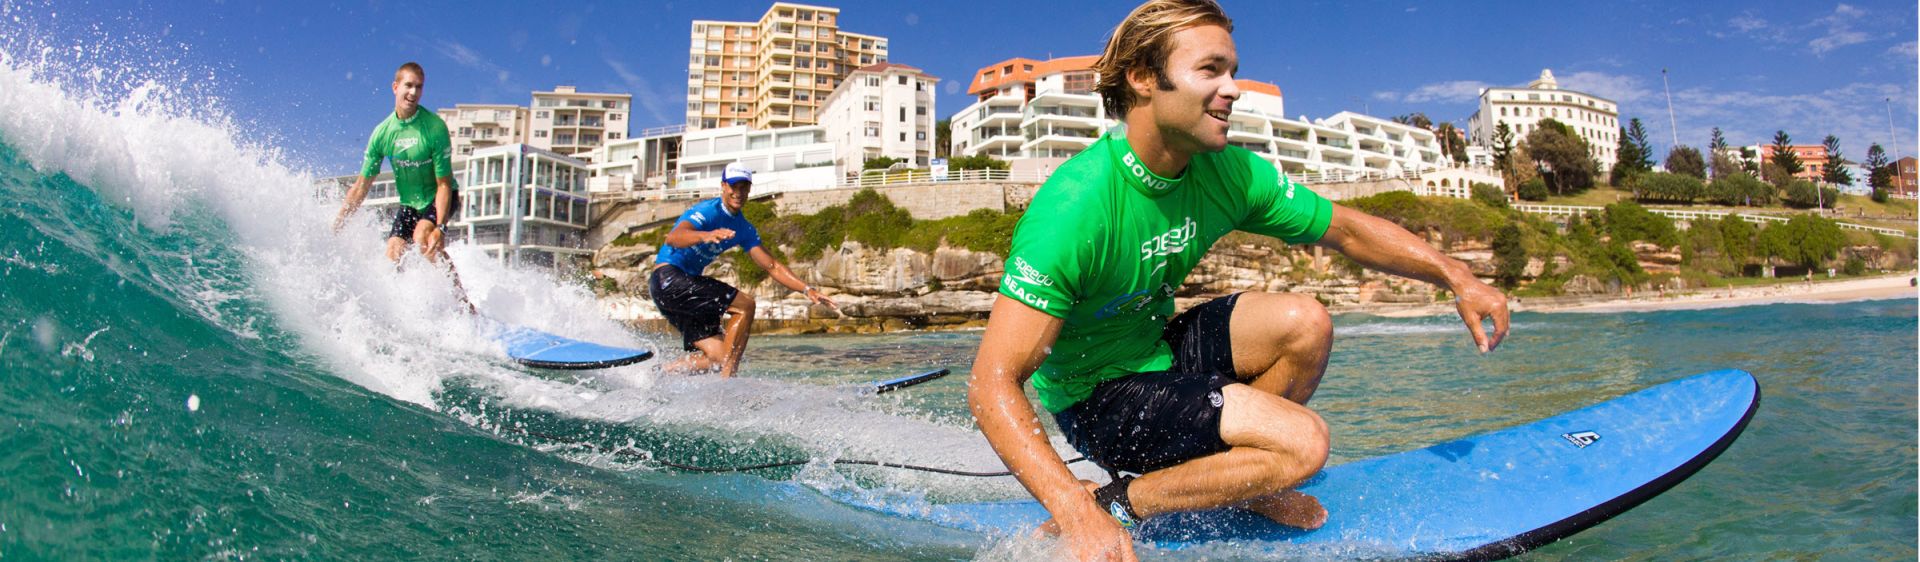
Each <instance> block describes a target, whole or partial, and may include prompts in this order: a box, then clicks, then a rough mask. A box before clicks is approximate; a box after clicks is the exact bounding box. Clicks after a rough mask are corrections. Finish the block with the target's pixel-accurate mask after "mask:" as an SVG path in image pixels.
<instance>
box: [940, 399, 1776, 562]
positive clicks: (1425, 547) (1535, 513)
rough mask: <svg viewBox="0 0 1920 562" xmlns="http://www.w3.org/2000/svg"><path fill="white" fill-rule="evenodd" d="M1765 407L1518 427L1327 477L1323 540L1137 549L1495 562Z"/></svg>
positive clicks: (1229, 527) (1687, 462)
mask: <svg viewBox="0 0 1920 562" xmlns="http://www.w3.org/2000/svg"><path fill="white" fill-rule="evenodd" d="M1759 404H1760V387H1759V385H1758V383H1756V382H1755V381H1754V379H1753V376H1752V375H1750V374H1748V373H1746V372H1744V371H1738V370H1722V371H1714V372H1710V373H1704V374H1700V375H1695V376H1692V377H1688V378H1685V379H1681V380H1677V381H1673V382H1669V383H1666V384H1662V385H1659V386H1655V387H1652V388H1648V389H1645V390H1642V391H1639V392H1635V393H1633V394H1628V395H1626V396H1622V397H1619V398H1616V399H1613V400H1609V401H1606V402H1602V403H1599V404H1595V405H1593V406H1589V407H1587V408H1583V409H1579V410H1574V411H1571V412H1567V413H1565V414H1561V415H1558V416H1554V417H1551V418H1547V419H1544V420H1540V421H1537V422H1533V423H1530V424H1525V425H1521V426H1517V427H1510V428H1507V429H1502V430H1498V431H1493V432H1490V433H1484V434H1480V435H1474V436H1470V437H1466V438H1462V439H1459V440H1456V441H1452V442H1448V443H1442V444H1439V445H1434V446H1432V447H1427V448H1425V449H1419V450H1414V451H1407V452H1403V453H1397V454H1392V455H1386V456H1381V457H1375V458H1371V459H1367V460H1362V461H1356V462H1351V463H1347V464H1342V465H1339V466H1335V467H1331V468H1328V469H1326V470H1324V471H1321V473H1320V474H1319V475H1317V476H1315V477H1314V478H1312V479H1310V480H1309V481H1308V482H1307V483H1306V484H1303V485H1301V486H1300V488H1299V489H1300V490H1301V491H1303V492H1306V493H1308V494H1312V495H1314V496H1315V497H1318V498H1319V499H1320V501H1321V503H1322V504H1323V505H1325V506H1326V508H1327V511H1328V513H1329V519H1328V521H1327V524H1326V526H1324V527H1322V528H1320V529H1318V530H1314V531H1302V530H1299V529H1293V528H1288V527H1283V526H1280V525H1278V524H1275V523H1273V522H1272V521H1269V520H1267V519H1266V518H1264V517H1261V516H1259V515H1255V514H1252V513H1250V512H1246V511H1239V510H1226V509H1222V510H1215V511H1207V512H1196V513H1185V514H1176V515H1168V516H1164V517H1156V518H1153V519H1151V520H1148V521H1146V522H1144V523H1142V524H1141V525H1140V526H1139V527H1138V528H1137V529H1136V530H1135V531H1136V532H1135V536H1136V537H1137V538H1138V539H1140V540H1142V541H1145V542H1149V543H1153V544H1155V545H1156V546H1159V547H1162V548H1169V549H1180V548H1186V547H1189V546H1194V545H1198V544H1205V543H1213V542H1219V541H1235V542H1239V543H1243V544H1244V543H1246V542H1248V541H1267V542H1269V543H1270V546H1272V547H1274V548H1276V549H1290V550H1298V551H1301V552H1305V553H1316V552H1317V553H1322V554H1332V555H1337V556H1341V557H1347V556H1350V555H1359V556H1363V557H1369V558H1372V557H1387V558H1400V557H1418V558H1422V559H1427V558H1432V559H1441V560H1494V559H1500V558H1506V557H1509V556H1513V555H1515V554H1519V553H1521V552H1524V551H1526V550H1529V549H1532V548H1535V547H1538V546H1541V545H1544V544H1547V543H1550V542H1553V541H1556V540H1559V539H1561V538H1565V537H1567V536H1568V535H1572V534H1574V533H1577V532H1580V531H1582V530H1585V529H1587V528H1589V527H1592V526H1594V525H1597V524H1599V523H1600V522H1602V521H1605V520H1607V519H1609V518H1611V517H1613V516H1615V515H1618V514H1620V513H1621V512H1624V511H1626V510H1627V509H1630V508H1632V507H1634V506H1636V505H1639V504H1640V503H1641V502H1644V501H1646V500H1648V499H1650V498H1652V497H1654V496H1656V495H1659V494H1660V493H1661V492H1664V491H1666V490H1667V489H1668V488H1672V487H1673V486H1674V485H1675V484H1678V483H1680V481H1682V480H1685V479H1686V478H1687V477H1688V476H1691V475H1693V474H1694V473H1695V472H1697V471H1699V470H1700V468H1701V467H1703V466H1706V464H1707V463H1708V462H1710V461H1712V460H1713V459H1714V457H1716V456H1718V455H1719V454H1720V452H1721V451H1724V450H1726V448H1727V446H1729V445H1731V444H1732V443H1733V441H1734V439H1735V438H1737V437H1739V435H1740V432H1741V430H1742V429H1744V428H1745V427H1746V425H1747V421H1748V420H1750V419H1752V417H1753V414H1754V412H1755V410H1756V409H1757V408H1758V407H1759ZM936 511H939V512H942V513H939V514H937V515H936V516H934V517H933V518H932V519H934V520H935V521H936V522H939V523H942V524H945V525H948V526H955V527H961V528H967V529H972V530H977V531H985V532H996V533H1008V532H1017V531H1020V530H1023V529H1031V528H1033V527H1034V526H1035V525H1038V524H1039V523H1040V522H1042V521H1044V520H1046V519H1047V513H1046V510H1045V508H1043V507H1041V506H1040V504H1039V503H1038V502H1034V501H1020V502H991V503H972V504H956V505H947V506H942V508H941V509H938V510H936Z"/></svg>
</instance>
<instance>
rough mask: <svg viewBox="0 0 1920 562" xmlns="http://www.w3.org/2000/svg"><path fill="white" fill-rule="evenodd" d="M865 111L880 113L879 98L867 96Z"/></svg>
mask: <svg viewBox="0 0 1920 562" xmlns="http://www.w3.org/2000/svg"><path fill="white" fill-rule="evenodd" d="M866 105H867V111H880V98H877V97H874V96H867V103H866Z"/></svg>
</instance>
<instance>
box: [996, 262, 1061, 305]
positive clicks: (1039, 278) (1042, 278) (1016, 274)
mask: <svg viewBox="0 0 1920 562" xmlns="http://www.w3.org/2000/svg"><path fill="white" fill-rule="evenodd" d="M1013 268H1014V271H1009V272H1007V276H1006V280H1005V281H1004V282H1003V283H1004V284H1005V285H1006V286H1007V292H1009V293H1013V294H1014V296H1017V297H1020V300H1021V301H1025V302H1026V303H1027V305H1028V306H1032V307H1035V308H1039V309H1042V310H1045V309H1046V308H1047V305H1048V304H1050V302H1051V301H1048V300H1047V299H1046V298H1045V297H1041V296H1040V295H1036V294H1033V293H1029V292H1027V290H1026V288H1025V287H1022V285H1032V286H1035V287H1052V286H1053V278H1052V277H1048V276H1047V275H1046V274H1045V273H1041V272H1040V271H1039V270H1036V269H1034V268H1033V266H1031V265H1028V264H1027V260H1025V259H1022V258H1019V257H1015V258H1013Z"/></svg>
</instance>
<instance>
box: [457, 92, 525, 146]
mask: <svg viewBox="0 0 1920 562" xmlns="http://www.w3.org/2000/svg"><path fill="white" fill-rule="evenodd" d="M435 113H438V114H440V119H441V120H444V121H446V122H447V133H449V134H450V136H452V137H453V155H454V156H471V155H473V151H474V150H475V149H480V148H486V147H489V146H500V145H506V144H524V143H526V142H527V140H528V134H529V132H530V129H529V128H528V115H529V113H528V112H527V108H524V107H520V106H517V105H505V104H484V103H462V104H456V105H454V106H453V108H452V109H441V110H436V111H435Z"/></svg>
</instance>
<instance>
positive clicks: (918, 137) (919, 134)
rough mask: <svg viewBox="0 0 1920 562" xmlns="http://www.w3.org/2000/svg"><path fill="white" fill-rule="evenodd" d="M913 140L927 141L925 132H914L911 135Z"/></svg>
mask: <svg viewBox="0 0 1920 562" xmlns="http://www.w3.org/2000/svg"><path fill="white" fill-rule="evenodd" d="M913 140H927V132H926V131H915V132H914V133H913Z"/></svg>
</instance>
